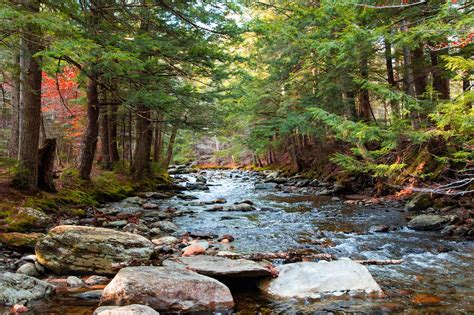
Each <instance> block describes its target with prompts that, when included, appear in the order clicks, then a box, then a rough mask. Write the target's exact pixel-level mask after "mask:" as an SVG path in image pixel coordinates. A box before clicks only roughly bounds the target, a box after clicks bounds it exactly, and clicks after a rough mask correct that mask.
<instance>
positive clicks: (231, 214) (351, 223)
mask: <svg viewBox="0 0 474 315" xmlns="http://www.w3.org/2000/svg"><path fill="white" fill-rule="evenodd" d="M204 176H205V178H206V179H207V184H208V186H209V190H208V191H186V192H185V194H186V195H191V196H193V197H192V198H195V199H194V200H183V199H180V198H177V197H173V198H171V199H168V200H162V201H161V207H162V208H164V207H168V206H170V207H175V208H177V209H179V210H183V211H185V212H186V214H185V215H183V216H181V217H177V218H175V219H174V223H176V224H177V225H178V227H179V228H180V231H179V232H178V233H176V234H183V233H185V232H194V233H212V234H217V235H219V236H221V235H223V234H230V235H232V236H233V237H234V238H235V241H234V242H232V243H229V244H225V245H224V244H222V245H219V246H221V247H222V246H227V248H223V249H225V250H231V251H235V252H238V253H252V252H278V251H295V250H304V251H306V252H308V253H331V254H334V255H335V256H337V257H349V258H352V259H381V260H385V259H403V260H404V263H402V264H401V265H386V266H368V268H369V270H370V272H371V273H372V275H373V277H374V278H375V280H376V281H377V282H378V283H379V285H380V286H381V288H382V289H383V290H384V292H385V293H386V297H385V298H377V299H374V298H372V299H371V298H367V299H361V298H352V297H348V296H343V297H338V298H334V299H323V300H317V301H314V300H312V301H310V300H303V301H297V300H286V301H272V300H270V299H267V298H266V297H264V296H262V295H261V294H260V293H259V291H258V290H257V289H256V288H255V286H254V284H252V283H232V284H230V287H231V290H232V293H233V296H234V299H235V302H236V307H235V309H234V311H235V312H237V313H241V314H254V313H262V314H270V313H285V314H287V313H290V314H291V313H345V312H362V313H374V312H375V313H392V312H393V313H409V314H418V313H419V314H426V313H443V314H446V313H473V312H474V285H473V283H474V273H473V271H474V270H473V269H474V268H473V266H474V242H472V241H466V240H464V239H459V238H454V237H447V236H442V235H440V234H439V232H418V231H412V230H410V229H408V228H406V227H405V223H406V222H405V217H406V215H407V213H406V212H405V211H403V207H402V206H401V205H399V204H396V203H388V204H379V205H370V206H367V205H359V206H357V205H354V204H348V203H345V202H344V201H343V200H336V199H337V198H332V197H328V196H317V195H314V194H309V193H304V192H300V193H287V192H283V191H282V190H280V189H278V188H267V189H256V187H255V184H256V183H260V182H261V180H262V178H261V176H259V175H258V174H256V173H246V172H240V171H207V172H205V174H204ZM178 177H181V178H182V179H184V180H187V181H189V182H194V181H195V175H193V174H186V175H179V176H178ZM218 198H224V199H225V200H226V201H227V204H226V205H224V206H229V205H232V204H234V203H237V202H241V201H243V200H250V201H252V202H253V203H254V206H255V207H256V208H257V210H255V211H246V212H242V211H209V210H210V209H211V208H212V207H213V206H214V205H204V203H205V202H207V201H212V200H216V199H218ZM376 225H388V226H390V227H391V231H390V232H386V233H375V232H374V233H371V232H369V230H370V228H371V227H372V226H376ZM275 263H278V262H275ZM76 293H77V291H76ZM38 307H39V308H35V307H33V309H36V310H39V309H40V310H43V311H44V313H45V314H46V313H47V314H91V313H92V312H93V310H94V309H95V308H96V307H97V300H94V299H77V298H74V297H71V295H70V294H65V292H63V294H60V295H59V297H58V298H56V299H55V300H53V301H51V302H50V303H49V304H47V305H42V306H38ZM0 311H1V310H0ZM0 313H1V312H0Z"/></svg>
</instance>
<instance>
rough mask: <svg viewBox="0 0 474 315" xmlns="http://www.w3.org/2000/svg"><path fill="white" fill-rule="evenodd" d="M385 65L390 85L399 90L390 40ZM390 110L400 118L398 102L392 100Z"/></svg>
mask: <svg viewBox="0 0 474 315" xmlns="http://www.w3.org/2000/svg"><path fill="white" fill-rule="evenodd" d="M384 43H385V65H386V67H387V81H388V84H390V86H391V87H392V88H393V89H394V90H397V89H398V86H397V83H396V81H395V73H394V71H393V62H392V44H391V43H390V41H389V40H387V39H385V40H384ZM390 109H391V112H392V114H393V115H395V117H399V116H400V104H398V101H397V100H390Z"/></svg>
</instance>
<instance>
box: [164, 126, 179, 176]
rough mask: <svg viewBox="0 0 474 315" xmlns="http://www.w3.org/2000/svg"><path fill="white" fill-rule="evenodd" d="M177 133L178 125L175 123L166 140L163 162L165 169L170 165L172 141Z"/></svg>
mask: <svg viewBox="0 0 474 315" xmlns="http://www.w3.org/2000/svg"><path fill="white" fill-rule="evenodd" d="M177 134H178V126H177V125H175V126H173V129H172V130H171V135H170V139H169V141H168V149H167V151H166V160H165V164H164V167H165V169H168V167H169V166H170V163H171V160H172V159H173V147H174V142H175V141H176V135H177Z"/></svg>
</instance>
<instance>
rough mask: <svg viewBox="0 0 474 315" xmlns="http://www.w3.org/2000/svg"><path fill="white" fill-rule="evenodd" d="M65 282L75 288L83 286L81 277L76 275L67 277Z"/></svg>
mask: <svg viewBox="0 0 474 315" xmlns="http://www.w3.org/2000/svg"><path fill="white" fill-rule="evenodd" d="M66 282H67V285H68V287H71V288H77V287H82V286H84V281H82V280H81V279H79V278H78V277H76V276H69V277H67V279H66Z"/></svg>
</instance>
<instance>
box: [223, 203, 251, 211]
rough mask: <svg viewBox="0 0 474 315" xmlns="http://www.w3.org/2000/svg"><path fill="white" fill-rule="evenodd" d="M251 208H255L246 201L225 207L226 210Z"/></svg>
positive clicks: (247, 209) (248, 209)
mask: <svg viewBox="0 0 474 315" xmlns="http://www.w3.org/2000/svg"><path fill="white" fill-rule="evenodd" d="M253 210H255V207H254V206H252V205H250V204H248V203H238V204H236V205H234V206H232V207H229V208H228V209H227V211H253Z"/></svg>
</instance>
